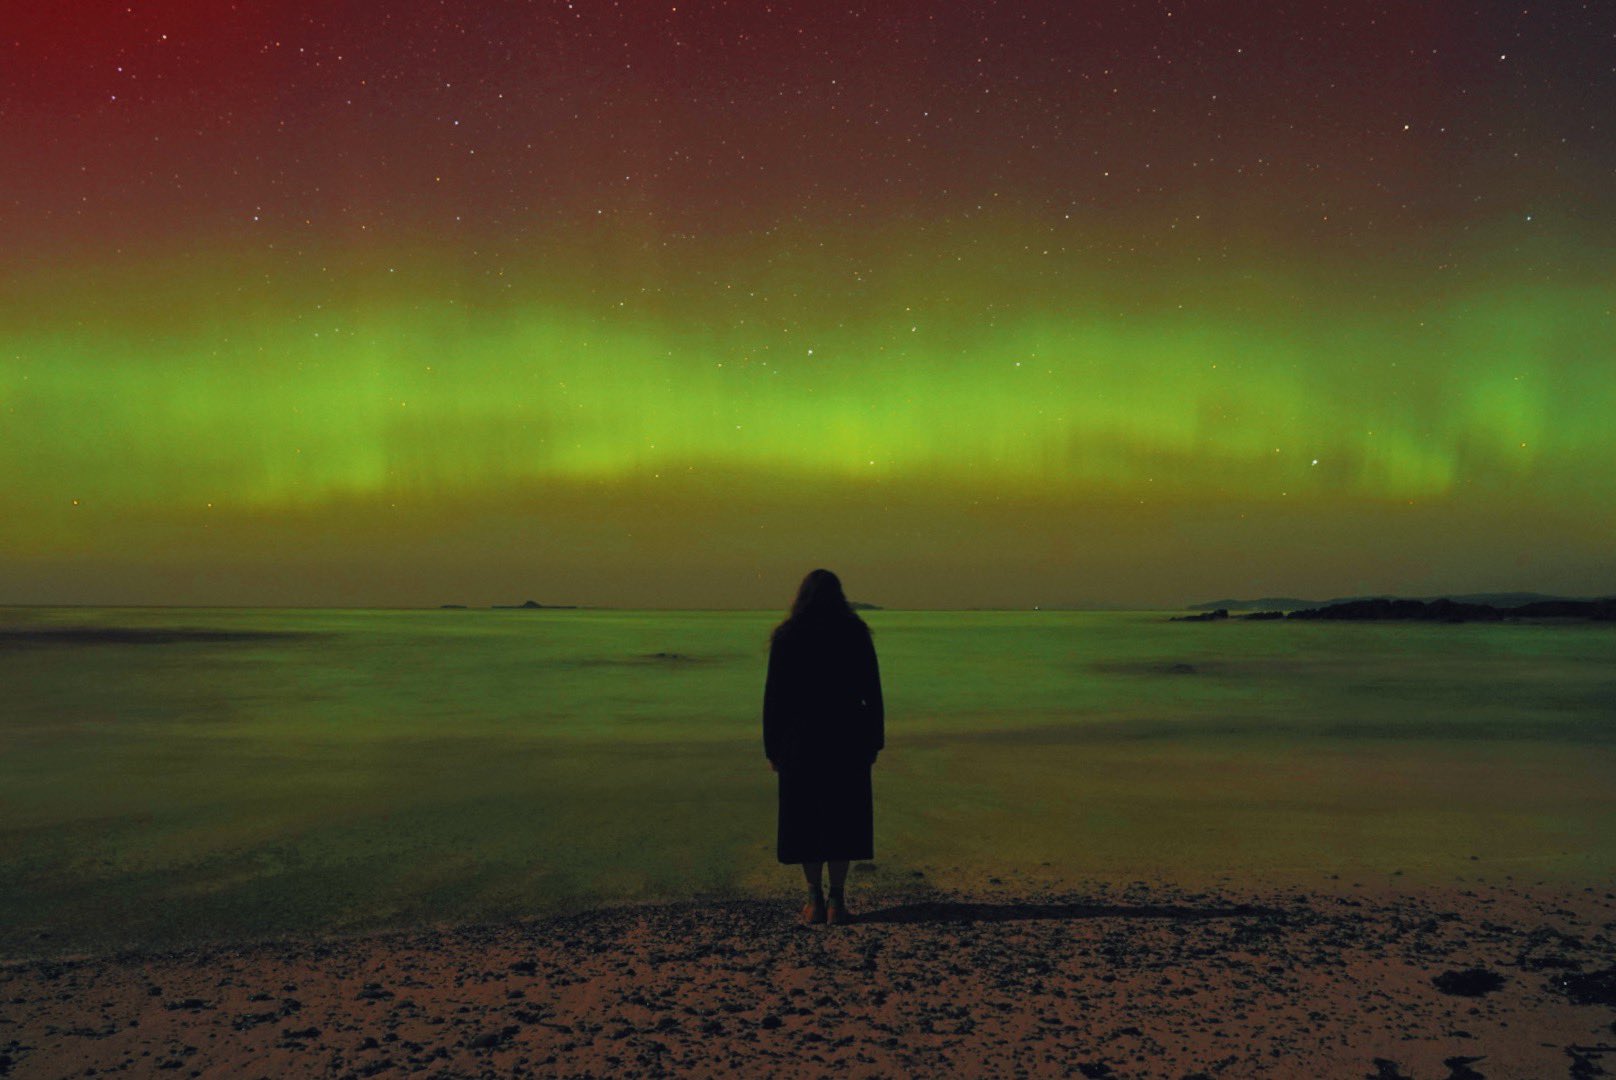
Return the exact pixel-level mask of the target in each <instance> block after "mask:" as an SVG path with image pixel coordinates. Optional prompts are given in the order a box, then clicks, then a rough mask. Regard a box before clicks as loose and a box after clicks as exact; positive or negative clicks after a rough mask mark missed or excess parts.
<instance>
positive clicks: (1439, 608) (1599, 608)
mask: <svg viewBox="0 0 1616 1080" xmlns="http://www.w3.org/2000/svg"><path fill="white" fill-rule="evenodd" d="M1228 617H1229V612H1228V610H1227V609H1225V608H1218V609H1217V610H1215V611H1207V612H1203V613H1201V614H1199V615H1176V616H1173V618H1172V619H1171V621H1173V622H1210V621H1212V620H1214V619H1226V618H1228ZM1238 617H1239V618H1241V619H1331V620H1335V619H1344V620H1366V619H1375V620H1385V619H1390V620H1403V621H1419V622H1447V623H1459V622H1504V621H1507V620H1514V619H1586V620H1590V621H1594V622H1613V621H1616V597H1605V598H1604V599H1601V600H1536V601H1533V602H1531V603H1527V604H1517V605H1514V606H1510V607H1499V606H1496V605H1493V604H1477V603H1469V602H1467V601H1463V600H1450V599H1447V598H1445V597H1439V598H1437V599H1435V600H1404V599H1398V598H1396V597H1389V596H1376V597H1369V598H1366V599H1362V600H1345V601H1342V602H1341V603H1337V604H1326V605H1325V606H1323V607H1313V608H1302V609H1300V610H1298V611H1254V612H1251V613H1250V614H1246V615H1241V616H1238Z"/></svg>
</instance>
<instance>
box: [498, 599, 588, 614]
mask: <svg viewBox="0 0 1616 1080" xmlns="http://www.w3.org/2000/svg"><path fill="white" fill-rule="evenodd" d="M488 606H489V608H490V609H491V610H493V611H534V610H539V609H543V610H545V611H575V610H577V607H578V605H577V604H541V603H539V602H538V601H537V600H527V601H524V602H523V603H520V604H490V605H488Z"/></svg>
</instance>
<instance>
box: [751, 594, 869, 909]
mask: <svg viewBox="0 0 1616 1080" xmlns="http://www.w3.org/2000/svg"><path fill="white" fill-rule="evenodd" d="M885 746H886V731H885V712H884V708H883V706H882V701H881V672H880V666H879V664H878V663H877V661H876V656H875V644H874V642H873V641H872V640H871V637H870V628H869V626H868V625H866V624H865V622H864V620H863V619H861V618H859V616H858V613H857V612H855V611H854V610H853V607H852V605H851V604H849V603H848V602H847V596H846V594H845V593H843V591H842V582H841V579H840V578H838V577H837V576H836V575H835V574H833V573H831V572H830V571H829V570H823V569H821V570H813V571H810V572H809V574H808V575H807V576H806V577H804V578H803V579H802V585H801V586H800V587H799V588H798V589H797V598H796V600H795V601H794V602H793V603H792V605H791V613H790V614H789V615H788V616H786V618H785V620H784V621H782V622H781V623H780V624H779V625H778V626H776V627H775V628H774V632H773V634H772V635H771V636H770V639H769V669H768V676H767V678H766V679H765V682H764V689H763V752H764V754H765V756H767V757H768V759H769V767H770V768H771V769H773V770H774V771H775V773H776V774H777V775H778V777H779V788H780V802H779V818H778V823H777V832H776V838H775V855H776V856H777V857H778V859H779V861H780V862H781V863H785V864H791V863H796V864H800V865H801V866H802V872H803V877H804V878H806V879H807V882H808V902H807V904H805V905H804V906H803V909H802V918H803V921H804V922H807V923H829V924H832V925H835V924H839V923H848V922H851V921H852V920H853V916H852V913H851V912H850V911H849V910H848V907H847V899H846V895H845V892H844V888H845V884H846V881H847V867H848V863H850V862H852V861H853V860H855V859H873V858H875V829H874V799H873V796H872V793H871V786H870V769H871V767H872V766H874V765H875V759H876V755H877V754H879V753H880V752H881V751H882V750H883V749H884V748H885ZM825 863H829V864H830V897H829V899H828V901H827V898H826V896H825V894H824V892H823V887H822V884H821V881H820V873H821V869H822V867H823V865H824V864H825Z"/></svg>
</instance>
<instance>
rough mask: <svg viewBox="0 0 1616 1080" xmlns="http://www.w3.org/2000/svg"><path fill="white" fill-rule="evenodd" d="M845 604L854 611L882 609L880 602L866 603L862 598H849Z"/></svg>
mask: <svg viewBox="0 0 1616 1080" xmlns="http://www.w3.org/2000/svg"><path fill="white" fill-rule="evenodd" d="M847 606H848V607H850V608H852V609H853V610H854V611H883V610H885V609H884V608H882V607H881V605H880V604H867V603H865V602H864V601H863V600H849V601H848V602H847Z"/></svg>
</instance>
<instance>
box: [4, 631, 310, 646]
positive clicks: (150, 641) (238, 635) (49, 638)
mask: <svg viewBox="0 0 1616 1080" xmlns="http://www.w3.org/2000/svg"><path fill="white" fill-rule="evenodd" d="M323 636H324V635H323V634H319V633H314V632H307V631H302V630H190V629H184V628H178V627H176V628H163V629H155V628H153V629H148V628H145V627H133V626H63V627H50V628H40V629H29V630H4V629H0V649H5V648H28V647H32V646H52V645H55V646H73V645H173V644H176V643H179V642H244V641H286V640H289V639H297V638H314V637H323Z"/></svg>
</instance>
